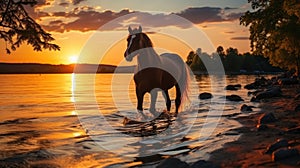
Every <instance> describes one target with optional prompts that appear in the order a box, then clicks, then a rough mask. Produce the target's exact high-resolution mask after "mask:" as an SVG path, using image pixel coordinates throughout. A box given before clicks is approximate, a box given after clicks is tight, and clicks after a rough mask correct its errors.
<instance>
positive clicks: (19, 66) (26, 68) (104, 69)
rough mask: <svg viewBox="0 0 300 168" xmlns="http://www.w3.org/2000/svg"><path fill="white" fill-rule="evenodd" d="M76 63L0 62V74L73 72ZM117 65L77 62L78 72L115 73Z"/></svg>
mask: <svg viewBox="0 0 300 168" xmlns="http://www.w3.org/2000/svg"><path fill="white" fill-rule="evenodd" d="M74 67H75V65H74V64H71V65H51V64H37V63H0V74H36V73H39V74H45V73H73V72H74ZM115 69H116V66H113V65H103V64H101V65H98V64H77V65H76V70H77V73H113V72H114V71H115Z"/></svg>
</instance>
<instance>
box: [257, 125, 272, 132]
mask: <svg viewBox="0 0 300 168" xmlns="http://www.w3.org/2000/svg"><path fill="white" fill-rule="evenodd" d="M256 127H257V131H265V130H267V129H268V128H269V127H268V126H267V125H265V124H258V125H257V126H256Z"/></svg>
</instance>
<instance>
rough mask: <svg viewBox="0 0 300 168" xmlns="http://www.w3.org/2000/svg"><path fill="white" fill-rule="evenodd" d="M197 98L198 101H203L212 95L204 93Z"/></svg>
mask: <svg viewBox="0 0 300 168" xmlns="http://www.w3.org/2000/svg"><path fill="white" fill-rule="evenodd" d="M198 97H199V99H201V100H204V99H211V98H212V97H213V95H212V94H211V93H207V92H204V93H200V94H199V96H198Z"/></svg>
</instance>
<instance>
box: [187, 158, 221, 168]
mask: <svg viewBox="0 0 300 168" xmlns="http://www.w3.org/2000/svg"><path fill="white" fill-rule="evenodd" d="M199 167H201V168H219V167H220V166H218V165H215V164H213V163H212V162H209V161H205V160H199V161H197V162H195V163H193V164H192V165H191V166H190V168H199Z"/></svg>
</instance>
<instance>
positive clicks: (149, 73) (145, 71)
mask: <svg viewBox="0 0 300 168" xmlns="http://www.w3.org/2000/svg"><path fill="white" fill-rule="evenodd" d="M128 31H129V35H128V38H127V48H126V50H125V52H124V57H125V59H126V61H129V62H130V61H132V60H133V58H134V57H137V66H136V69H135V72H134V77H133V79H134V82H135V91H136V97H137V110H138V111H139V112H143V99H144V95H145V94H146V93H150V95H151V103H150V108H149V111H150V112H151V113H152V114H153V112H155V111H156V109H155V103H156V99H157V92H158V91H159V90H161V91H163V97H164V99H165V101H166V107H167V111H168V112H170V110H171V99H170V96H169V92H168V90H169V89H171V88H173V87H174V86H175V88H176V98H175V107H176V108H175V116H177V114H178V111H179V108H180V107H181V105H182V104H183V102H184V101H185V100H188V90H189V87H188V86H189V71H188V69H187V67H186V63H185V62H184V61H183V60H182V58H181V57H180V56H179V55H177V54H173V53H164V54H161V55H158V54H157V52H156V51H155V50H154V48H153V44H152V41H151V40H150V38H149V37H148V36H147V34H145V33H143V32H142V27H141V26H139V28H135V29H132V28H131V27H130V26H129V27H128Z"/></svg>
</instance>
